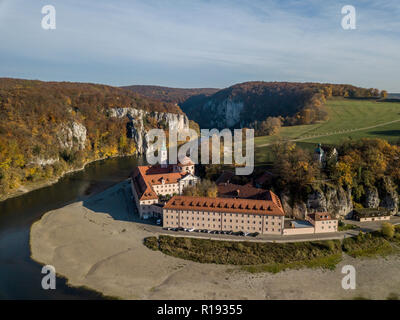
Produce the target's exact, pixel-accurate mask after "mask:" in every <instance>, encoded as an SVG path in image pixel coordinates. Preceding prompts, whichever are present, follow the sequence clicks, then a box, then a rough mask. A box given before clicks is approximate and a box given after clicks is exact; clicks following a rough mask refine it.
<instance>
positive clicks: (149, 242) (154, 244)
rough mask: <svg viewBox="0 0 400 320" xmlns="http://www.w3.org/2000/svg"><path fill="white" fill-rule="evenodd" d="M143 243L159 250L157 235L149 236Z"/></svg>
mask: <svg viewBox="0 0 400 320" xmlns="http://www.w3.org/2000/svg"><path fill="white" fill-rule="evenodd" d="M143 243H144V245H145V246H146V247H147V248H149V249H151V250H155V251H156V250H158V241H157V238H156V237H147V238H145V239H144V241H143Z"/></svg>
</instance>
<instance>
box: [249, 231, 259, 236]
mask: <svg viewBox="0 0 400 320" xmlns="http://www.w3.org/2000/svg"><path fill="white" fill-rule="evenodd" d="M258 235H259V233H258V232H253V233H250V234H249V236H250V237H257V236H258Z"/></svg>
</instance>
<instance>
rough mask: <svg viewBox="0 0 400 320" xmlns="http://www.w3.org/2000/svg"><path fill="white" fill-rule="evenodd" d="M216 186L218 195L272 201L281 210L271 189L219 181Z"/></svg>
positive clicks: (278, 201) (279, 203)
mask: <svg viewBox="0 0 400 320" xmlns="http://www.w3.org/2000/svg"><path fill="white" fill-rule="evenodd" d="M217 188H218V196H219V197H222V198H240V199H254V200H267V201H272V202H274V203H275V205H276V206H277V207H278V208H280V209H281V210H282V211H283V208H282V203H281V200H280V199H279V197H278V196H277V195H276V194H275V193H273V192H272V191H271V190H265V189H261V188H255V187H253V186H251V185H249V184H246V185H244V186H242V185H239V184H233V183H221V184H219V185H218V186H217Z"/></svg>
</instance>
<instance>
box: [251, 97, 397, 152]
mask: <svg viewBox="0 0 400 320" xmlns="http://www.w3.org/2000/svg"><path fill="white" fill-rule="evenodd" d="M326 107H327V109H328V112H329V120H328V121H326V122H323V123H318V124H311V125H301V126H291V127H284V128H282V130H281V132H280V134H279V135H277V136H264V137H257V138H256V139H255V143H256V145H263V144H267V143H271V142H273V141H276V140H278V139H304V140H302V141H307V142H320V143H338V142H340V141H342V140H345V139H347V138H348V137H351V138H353V139H358V138H360V137H375V138H376V137H377V138H379V137H380V138H384V139H387V140H396V139H399V138H400V121H399V122H396V123H392V124H387V125H383V126H381V125H382V124H385V123H388V122H391V121H395V120H400V103H396V102H376V101H374V100H354V99H331V100H328V101H327V103H326ZM372 126H377V127H376V128H369V129H363V128H368V127H372ZM359 129H362V130H360V131H354V132H351V131H349V130H359ZM315 135H327V136H325V137H319V138H312V136H315Z"/></svg>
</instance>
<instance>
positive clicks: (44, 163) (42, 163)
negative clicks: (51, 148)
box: [31, 158, 60, 167]
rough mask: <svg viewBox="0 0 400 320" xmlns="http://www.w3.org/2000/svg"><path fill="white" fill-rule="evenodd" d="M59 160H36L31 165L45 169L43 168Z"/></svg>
mask: <svg viewBox="0 0 400 320" xmlns="http://www.w3.org/2000/svg"><path fill="white" fill-rule="evenodd" d="M59 160H60V159H58V158H50V159H43V158H37V159H35V160H34V161H32V162H31V164H35V165H38V166H43V167H45V166H48V165H51V164H54V163H56V162H58V161H59Z"/></svg>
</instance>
